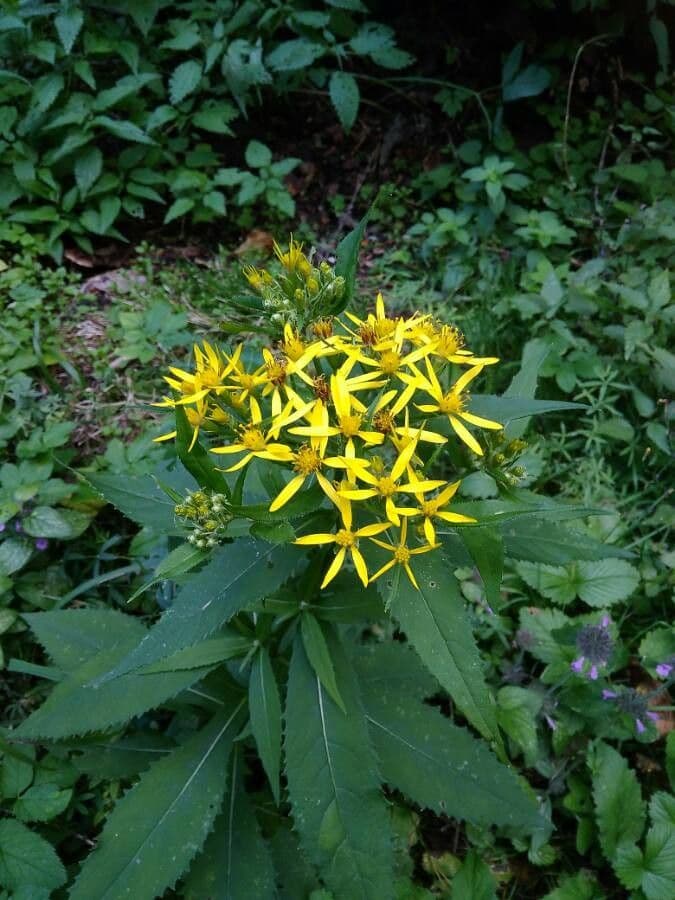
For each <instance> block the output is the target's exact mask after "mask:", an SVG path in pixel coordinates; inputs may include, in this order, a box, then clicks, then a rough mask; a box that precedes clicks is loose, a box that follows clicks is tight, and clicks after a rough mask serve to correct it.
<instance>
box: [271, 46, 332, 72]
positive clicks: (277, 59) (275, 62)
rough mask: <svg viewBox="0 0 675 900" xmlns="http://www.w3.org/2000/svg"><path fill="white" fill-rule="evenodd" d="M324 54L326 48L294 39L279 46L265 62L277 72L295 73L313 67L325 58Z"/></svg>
mask: <svg viewBox="0 0 675 900" xmlns="http://www.w3.org/2000/svg"><path fill="white" fill-rule="evenodd" d="M323 53H324V48H323V47H322V46H321V44H315V43H313V42H312V41H308V40H305V38H294V39H293V40H290V41H283V42H282V43H281V44H278V45H277V46H276V47H275V48H274V50H272V52H271V53H268V54H267V56H266V58H265V62H266V63H267V65H268V66H269V67H270V68H271V69H276V71H277V72H293V71H295V70H296V69H305V68H307V66H311V65H312V63H313V62H314V61H315V60H316V59H318V58H319V57H320V56H323Z"/></svg>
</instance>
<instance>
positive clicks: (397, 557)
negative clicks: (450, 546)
mask: <svg viewBox="0 0 675 900" xmlns="http://www.w3.org/2000/svg"><path fill="white" fill-rule="evenodd" d="M407 531H408V522H407V520H406V519H404V520H403V525H402V526H401V535H400V540H399V542H398V544H386V543H385V542H384V541H378V540H377V538H371V540H372V541H373V543H375V544H377V545H378V547H382V549H383V550H389V551H390V552H391V553H393V557H392V558H391V559H390V560H389V562H387V563H385V564H384V565H383V566H382V568H381V569H378V570H377V572H375V574H374V575H372V576H371V578H370V581H371V583H372V582H373V581H375V580H376V579H377V578H379V577H380V576H381V575H384V573H385V572H388V571H389V569H393V568H394V566H396V565H399V566H403V568H404V569H405V572H406V575H407V576H408V578H409V579H410V582H411V584H412V586H413V587H414V588H416V589H417V590H418V591H419V589H420V587H419V585H418V584H417V581H416V580H415V576H414V575H413V571H412V569H411V568H410V558H411V557H412V556H419V554H420V553H428V552H429V551H430V550H436V548H437V547H438V546H439V545H438V544H436V545H432V544H429V545H427V546H425V547H416V548H415V549H414V550H411V549H410V547H406V543H405V541H406V536H407Z"/></svg>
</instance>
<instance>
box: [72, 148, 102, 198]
mask: <svg viewBox="0 0 675 900" xmlns="http://www.w3.org/2000/svg"><path fill="white" fill-rule="evenodd" d="M102 170H103V154H102V153H101V151H100V150H99V149H98V147H89V148H88V149H87V150H85V151H84V153H81V154H79V155H78V157H77V159H76V160H75V166H74V172H75V182H76V183H77V186H78V188H79V191H80V195H81V196H82V197H86V195H87V194H88V192H89V189H90V188H91V187H92V185H93V184H94V183H95V181H96V179H97V178H98V176H99V175H100V174H101V172H102Z"/></svg>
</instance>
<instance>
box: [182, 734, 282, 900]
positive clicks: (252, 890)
mask: <svg viewBox="0 0 675 900" xmlns="http://www.w3.org/2000/svg"><path fill="white" fill-rule="evenodd" d="M241 768H242V761H241V752H240V751H239V750H238V749H237V748H236V746H235V748H234V750H233V751H232V759H231V763H230V769H231V773H230V776H229V779H228V784H229V790H228V793H227V794H226V796H225V802H224V804H223V811H222V813H221V814H220V815H219V816H218V818H217V819H216V822H215V824H214V826H213V831H212V832H211V834H210V835H209V836H208V838H207V839H206V843H205V844H204V849H203V851H202V852H201V854H200V855H199V857H198V858H197V859H196V860H195V861H194V864H193V865H192V868H191V869H190V874H189V876H188V878H187V880H186V882H185V889H184V890H185V895H184V896H185V900H205V898H206V897H208V898H209V900H253V898H254V897H260V898H263V897H270V898H271V897H274V896H275V895H276V891H275V873H274V867H273V865H272V858H271V856H270V851H269V849H268V847H267V843H266V841H265V840H263V838H262V835H261V834H260V828H259V827H258V822H257V821H256V817H255V813H254V811H253V808H252V806H251V802H250V801H249V799H248V796H247V794H246V790H245V789H244V779H243V777H242V772H241Z"/></svg>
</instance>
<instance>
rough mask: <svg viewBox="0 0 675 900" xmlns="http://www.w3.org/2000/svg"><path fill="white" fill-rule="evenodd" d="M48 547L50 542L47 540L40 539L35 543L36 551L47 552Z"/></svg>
mask: <svg viewBox="0 0 675 900" xmlns="http://www.w3.org/2000/svg"><path fill="white" fill-rule="evenodd" d="M48 546H49V541H48V540H47V538H38V539H37V540H36V541H35V549H36V550H46V549H47V547H48Z"/></svg>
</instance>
